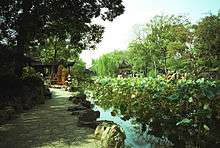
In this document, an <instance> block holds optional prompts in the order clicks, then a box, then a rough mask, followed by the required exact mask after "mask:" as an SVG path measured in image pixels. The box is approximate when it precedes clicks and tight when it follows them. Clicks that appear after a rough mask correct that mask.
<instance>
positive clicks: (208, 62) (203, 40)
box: [195, 12, 220, 76]
mask: <svg viewBox="0 0 220 148" xmlns="http://www.w3.org/2000/svg"><path fill="white" fill-rule="evenodd" d="M195 48H197V49H198V56H199V58H198V64H199V65H198V66H200V67H202V68H201V70H202V71H207V70H208V71H214V73H215V75H216V76H217V75H218V71H219V65H220V12H219V13H218V14H217V15H210V16H206V17H204V18H203V19H202V20H201V21H200V22H199V23H198V25H195ZM201 70H200V71H198V72H199V73H200V72H201Z"/></svg>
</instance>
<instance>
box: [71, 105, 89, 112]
mask: <svg viewBox="0 0 220 148" xmlns="http://www.w3.org/2000/svg"><path fill="white" fill-rule="evenodd" d="M86 109H87V108H86V107H84V106H82V105H73V106H70V107H68V109H67V111H71V112H75V111H82V110H86Z"/></svg>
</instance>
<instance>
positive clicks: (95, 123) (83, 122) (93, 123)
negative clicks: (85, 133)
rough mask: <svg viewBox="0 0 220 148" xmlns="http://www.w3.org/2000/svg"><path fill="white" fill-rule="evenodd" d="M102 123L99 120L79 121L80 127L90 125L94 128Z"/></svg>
mask: <svg viewBox="0 0 220 148" xmlns="http://www.w3.org/2000/svg"><path fill="white" fill-rule="evenodd" d="M99 124H100V122H99V121H92V122H86V121H79V122H78V126H79V127H89V128H92V129H96V127H97V126H98V125H99Z"/></svg>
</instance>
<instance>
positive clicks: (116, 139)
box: [95, 121, 126, 148]
mask: <svg viewBox="0 0 220 148" xmlns="http://www.w3.org/2000/svg"><path fill="white" fill-rule="evenodd" d="M95 137H96V138H97V139H99V140H101V146H102V147H103V148H124V140H125V138H126V136H125V133H124V130H123V129H122V128H121V127H120V126H119V125H117V124H115V123H114V122H112V121H103V122H102V123H101V124H99V125H98V126H97V127H96V130H95Z"/></svg>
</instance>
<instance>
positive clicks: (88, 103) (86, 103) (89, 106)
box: [81, 100, 94, 109]
mask: <svg viewBox="0 0 220 148" xmlns="http://www.w3.org/2000/svg"><path fill="white" fill-rule="evenodd" d="M81 104H82V106H84V107H86V108H89V109H90V108H93V107H94V105H93V104H91V102H90V101H87V100H82V102H81Z"/></svg>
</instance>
